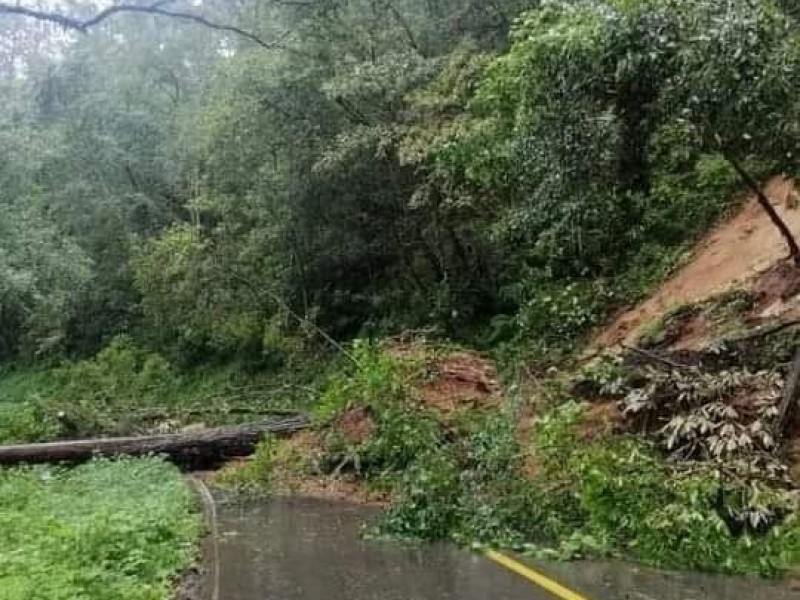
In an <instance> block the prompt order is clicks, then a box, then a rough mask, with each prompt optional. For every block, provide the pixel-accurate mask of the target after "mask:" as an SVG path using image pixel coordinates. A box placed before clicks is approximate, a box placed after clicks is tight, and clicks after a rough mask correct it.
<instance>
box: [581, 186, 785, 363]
mask: <svg viewBox="0 0 800 600" xmlns="http://www.w3.org/2000/svg"><path fill="white" fill-rule="evenodd" d="M766 193H767V195H768V197H769V198H770V199H771V200H772V202H773V205H774V206H775V207H776V209H777V211H778V213H779V214H780V215H781V217H782V218H783V219H784V221H785V222H786V223H787V225H788V226H789V228H790V229H791V230H792V232H793V233H794V234H795V235H800V205H798V197H797V190H796V189H795V187H794V186H793V185H792V184H791V182H789V181H787V180H786V179H783V178H776V179H773V180H771V181H770V182H769V183H768V184H767V186H766ZM786 253H787V251H786V245H785V243H784V241H783V240H782V239H781V237H780V236H779V235H778V233H777V231H776V230H775V227H774V225H773V224H772V223H771V222H770V220H769V218H768V216H767V215H766V213H765V212H764V211H763V210H762V209H761V208H760V207H759V206H758V203H757V202H756V200H755V198H749V199H747V200H746V201H745V202H744V203H743V205H742V207H741V208H739V209H737V210H735V211H734V212H733V214H732V215H731V216H730V217H729V218H727V219H725V220H724V221H723V222H722V223H720V224H719V225H717V226H716V227H714V228H713V229H712V230H711V231H710V232H709V233H708V234H707V235H706V236H705V237H704V238H703V239H702V240H701V241H700V242H699V243H698V244H697V246H696V247H695V248H693V249H692V250H691V251H690V252H689V253H688V256H687V257H686V258H684V260H683V264H682V265H681V266H680V267H679V268H678V269H677V270H676V272H675V274H674V275H672V276H671V277H669V278H668V279H667V281H666V282H665V283H664V284H662V285H661V286H660V287H659V288H658V290H657V291H656V292H655V293H654V294H652V295H651V296H649V297H648V298H647V299H646V300H645V301H643V302H641V303H639V304H638V305H636V306H635V307H633V308H631V309H628V310H623V311H621V313H620V314H618V315H617V316H616V317H615V318H614V319H613V322H612V323H611V324H610V325H608V326H605V327H603V328H602V329H601V330H600V331H599V332H598V333H597V335H596V336H594V338H593V339H592V341H591V342H590V344H589V351H590V352H591V351H596V350H600V349H603V348H612V347H614V346H615V345H616V344H620V343H622V344H626V345H634V344H636V343H637V341H638V338H639V336H640V335H641V334H642V331H643V330H644V329H645V328H646V327H647V326H648V325H651V324H652V323H653V322H655V321H657V320H658V319H660V318H663V317H664V316H665V315H666V314H667V313H668V312H669V311H670V310H674V309H677V308H679V307H681V306H684V305H688V304H694V303H698V302H702V301H704V300H708V299H710V298H712V297H714V296H720V295H722V294H724V293H725V292H729V291H731V290H734V289H739V290H744V291H748V292H754V293H756V294H758V295H760V296H762V297H760V298H759V301H758V310H757V311H755V312H754V313H753V314H751V315H750V317H749V318H750V320H752V321H759V320H768V319H778V318H780V319H787V320H788V319H793V318H796V317H797V312H796V309H797V306H796V304H797V303H796V294H797V293H798V291H800V290H798V287H797V286H798V276H797V274H796V273H795V271H794V270H793V269H792V268H790V266H789V265H785V264H784V263H783V262H782V259H784V258H785V257H786ZM704 341H705V342H706V343H708V342H710V341H711V340H709V339H705V340H704V339H703V337H702V335H700V334H698V333H697V332H695V333H694V334H693V335H691V336H690V335H689V332H687V333H685V334H684V335H683V336H682V337H681V339H679V340H676V341H675V344H676V347H690V346H698V345H701V344H702V343H703V342H704Z"/></svg>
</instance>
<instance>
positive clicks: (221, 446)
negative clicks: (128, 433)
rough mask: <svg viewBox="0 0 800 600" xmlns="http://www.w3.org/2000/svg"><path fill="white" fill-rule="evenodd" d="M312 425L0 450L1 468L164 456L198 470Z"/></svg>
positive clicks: (280, 420) (272, 423)
mask: <svg viewBox="0 0 800 600" xmlns="http://www.w3.org/2000/svg"><path fill="white" fill-rule="evenodd" d="M309 425H310V421H309V419H308V417H306V416H304V415H299V416H291V417H275V418H271V419H268V420H265V421H261V422H259V423H249V424H247V425H238V426H230V427H218V428H214V429H201V430H198V431H191V432H185V433H178V434H173V435H157V436H146V437H127V438H105V439H95V440H77V441H65V442H52V443H48V444H24V445H17V446H0V465H6V466H8V465H17V464H22V463H27V464H32V463H50V462H72V463H74V462H83V461H86V460H89V459H91V458H93V457H95V456H119V455H128V456H145V455H150V454H155V455H164V456H166V457H167V458H169V459H170V460H172V461H174V462H177V463H180V464H189V465H191V466H195V467H196V466H198V465H203V464H209V463H213V462H215V461H219V460H221V459H223V458H226V457H233V456H247V455H249V454H252V452H253V450H254V449H255V447H256V445H257V444H258V442H260V441H261V440H262V439H263V438H264V437H265V436H267V435H282V436H287V435H291V434H293V433H296V432H298V431H300V430H302V429H306V428H307V427H308V426H309Z"/></svg>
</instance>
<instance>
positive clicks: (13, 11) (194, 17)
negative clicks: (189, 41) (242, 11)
mask: <svg viewBox="0 0 800 600" xmlns="http://www.w3.org/2000/svg"><path fill="white" fill-rule="evenodd" d="M168 4H171V0H162V1H161V2H154V3H153V4H149V5H145V6H138V5H135V4H117V5H115V6H110V7H108V8H106V9H105V10H102V11H100V12H99V13H97V14H96V15H95V16H93V17H91V18H89V19H86V20H81V19H76V18H74V17H70V16H68V15H64V14H61V13H58V12H52V11H43V10H38V9H33V8H26V7H24V6H19V5H16V4H9V3H7V2H0V14H9V15H19V16H21V17H27V18H29V19H36V20H38V21H45V22H48V23H54V24H55V25H58V26H60V27H63V28H64V29H68V30H71V31H77V32H79V33H87V32H88V31H89V30H90V29H92V28H93V27H97V26H98V25H100V24H101V23H103V22H104V21H106V20H108V19H110V18H111V17H114V16H116V15H119V14H123V13H131V14H145V15H157V16H162V17H167V18H171V19H181V20H184V21H190V22H193V23H196V24H198V25H202V26H203V27H207V28H209V29H213V30H215V31H224V32H227V33H233V34H236V35H238V36H240V37H243V38H246V39H248V40H250V41H252V42H254V43H256V44H258V45H259V46H262V47H263V48H267V49H270V50H271V49H274V48H276V47H277V45H276V43H269V42H265V41H264V40H262V39H261V38H260V37H258V36H257V35H255V34H254V33H250V32H249V31H245V30H244V29H240V28H239V27H235V26H233V25H225V24H221V23H216V22H214V21H211V20H210V19H208V18H206V17H204V16H202V15H198V14H195V13H190V12H183V11H175V10H169V9H167V8H164V7H165V6H167V5H168Z"/></svg>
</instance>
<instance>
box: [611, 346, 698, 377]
mask: <svg viewBox="0 0 800 600" xmlns="http://www.w3.org/2000/svg"><path fill="white" fill-rule="evenodd" d="M620 347H621V348H622V349H623V350H627V351H628V352H632V353H634V354H637V355H639V356H641V357H642V358H644V359H646V360H648V361H650V362H655V363H661V364H663V365H666V366H668V367H671V368H673V369H679V370H689V371H694V370H697V367H694V366H692V365H685V364H683V363H679V362H675V361H674V360H670V359H668V358H666V357H664V356H659V355H658V354H656V353H655V352H650V351H648V350H645V349H643V348H636V347H635V346H628V345H627V344H620Z"/></svg>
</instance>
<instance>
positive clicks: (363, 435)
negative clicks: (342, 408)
mask: <svg viewBox="0 0 800 600" xmlns="http://www.w3.org/2000/svg"><path fill="white" fill-rule="evenodd" d="M333 428H334V429H335V430H336V431H337V432H338V433H339V434H340V435H341V436H342V437H343V438H344V440H345V441H346V442H347V443H348V444H350V445H351V446H357V445H359V444H363V443H364V442H365V441H367V440H368V439H369V438H370V436H371V435H372V434H373V433H375V421H374V420H373V419H372V416H371V415H370V411H369V409H368V408H366V407H358V408H353V409H350V410H348V411H346V412H344V413H343V414H342V415H341V416H339V418H338V419H336V421H335V423H334V424H333Z"/></svg>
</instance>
